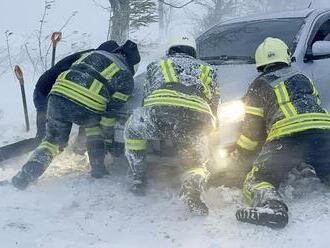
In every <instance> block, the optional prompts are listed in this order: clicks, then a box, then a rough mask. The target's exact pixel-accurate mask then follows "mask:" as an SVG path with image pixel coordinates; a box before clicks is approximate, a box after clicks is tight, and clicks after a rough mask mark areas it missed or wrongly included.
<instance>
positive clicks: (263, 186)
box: [251, 182, 274, 193]
mask: <svg viewBox="0 0 330 248" xmlns="http://www.w3.org/2000/svg"><path fill="white" fill-rule="evenodd" d="M273 188H274V186H273V185H272V184H271V183H268V182H261V183H258V184H256V185H253V187H252V188H251V192H252V193H254V192H255V191H257V190H261V189H273Z"/></svg>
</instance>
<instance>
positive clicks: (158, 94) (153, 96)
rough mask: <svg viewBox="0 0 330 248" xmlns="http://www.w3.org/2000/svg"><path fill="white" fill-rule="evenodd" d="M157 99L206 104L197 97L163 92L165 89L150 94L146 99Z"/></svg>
mask: <svg viewBox="0 0 330 248" xmlns="http://www.w3.org/2000/svg"><path fill="white" fill-rule="evenodd" d="M158 97H176V98H183V99H187V100H191V101H195V102H199V103H201V104H203V105H204V104H206V102H205V101H204V100H203V99H202V98H200V97H198V96H191V95H187V94H183V93H180V92H177V91H174V90H165V89H161V90H155V91H153V92H152V94H151V95H150V96H148V99H153V98H158Z"/></svg>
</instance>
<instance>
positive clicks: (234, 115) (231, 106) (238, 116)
mask: <svg viewBox="0 0 330 248" xmlns="http://www.w3.org/2000/svg"><path fill="white" fill-rule="evenodd" d="M244 114H245V109H244V103H243V102H242V101H241V100H236V101H232V102H228V103H224V104H221V105H220V106H219V108H218V120H219V123H220V125H221V124H223V123H235V122H241V121H243V119H244Z"/></svg>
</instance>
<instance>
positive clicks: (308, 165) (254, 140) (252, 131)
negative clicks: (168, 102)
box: [236, 38, 330, 228]
mask: <svg viewBox="0 0 330 248" xmlns="http://www.w3.org/2000/svg"><path fill="white" fill-rule="evenodd" d="M255 58H256V65H257V69H258V70H259V71H261V72H262V74H261V75H260V76H259V77H258V78H257V79H255V81H254V82H253V83H252V84H251V85H250V87H249V89H248V91H247V93H246V95H245V97H244V103H245V105H246V106H245V108H246V117H245V120H244V122H243V126H242V135H241V136H240V138H239V140H238V142H237V151H236V152H237V153H236V154H239V156H238V157H240V159H238V160H240V161H244V156H245V155H247V154H251V153H254V152H255V151H257V150H258V149H257V148H258V146H260V147H261V146H262V149H261V152H260V154H259V155H258V157H257V158H256V160H255V162H254V165H253V168H252V170H251V172H249V173H248V175H247V178H246V180H245V183H244V187H243V194H244V196H245V197H246V198H247V199H248V200H249V201H250V202H251V207H249V208H243V209H239V210H238V211H237V212H236V217H237V219H238V220H239V221H242V222H248V223H252V224H256V225H265V226H269V227H274V228H283V227H284V226H286V224H287V223H288V207H287V206H286V204H285V203H284V202H283V200H282V199H281V197H280V195H279V194H278V191H277V188H278V186H279V184H280V183H281V182H283V181H284V180H285V179H286V178H287V176H288V173H289V172H290V171H291V170H292V169H293V168H296V169H300V170H301V171H302V173H305V172H306V171H309V172H312V174H313V173H316V175H317V176H318V177H320V178H321V179H324V180H328V176H329V173H330V130H329V129H330V115H329V114H328V112H327V111H326V110H324V109H323V108H322V107H321V106H320V98H319V95H318V92H317V90H316V88H315V85H314V84H313V82H312V81H311V80H310V79H309V78H308V77H307V76H305V75H304V74H303V73H301V72H299V71H296V70H295V69H294V68H293V67H291V66H290V64H291V56H290V53H289V48H288V47H287V45H286V44H285V43H284V42H283V41H281V40H279V39H275V38H267V39H265V41H264V42H263V43H262V44H261V45H260V46H259V47H258V49H257V51H256V56H255ZM314 169H315V170H314Z"/></svg>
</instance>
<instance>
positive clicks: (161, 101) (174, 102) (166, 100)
mask: <svg viewBox="0 0 330 248" xmlns="http://www.w3.org/2000/svg"><path fill="white" fill-rule="evenodd" d="M144 106H145V107H150V106H177V107H186V108H190V109H194V110H197V111H200V112H204V113H207V114H210V115H212V111H211V109H210V107H209V106H208V105H207V104H205V105H203V104H200V103H197V102H194V101H191V100H185V99H181V98H175V97H159V98H155V99H146V100H144Z"/></svg>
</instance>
